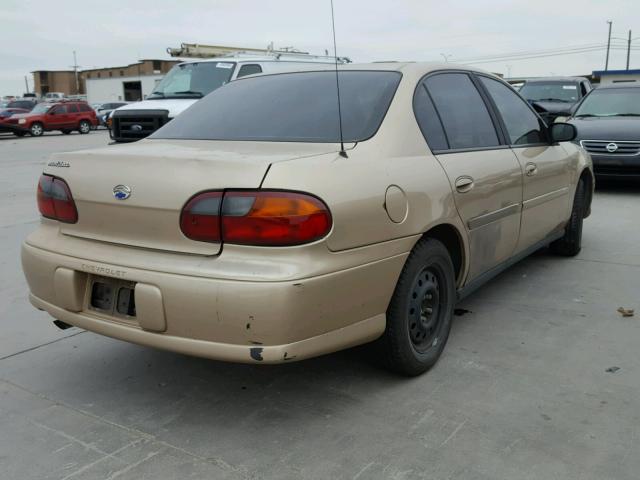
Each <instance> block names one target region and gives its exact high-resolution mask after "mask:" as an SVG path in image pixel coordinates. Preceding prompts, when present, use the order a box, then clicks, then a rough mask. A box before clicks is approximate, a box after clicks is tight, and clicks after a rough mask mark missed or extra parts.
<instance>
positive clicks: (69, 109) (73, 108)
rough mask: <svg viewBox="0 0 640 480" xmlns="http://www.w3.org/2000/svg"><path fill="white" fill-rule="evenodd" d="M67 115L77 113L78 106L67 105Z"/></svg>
mask: <svg viewBox="0 0 640 480" xmlns="http://www.w3.org/2000/svg"><path fill="white" fill-rule="evenodd" d="M67 113H78V106H77V105H75V104H73V103H72V104H71V105H67Z"/></svg>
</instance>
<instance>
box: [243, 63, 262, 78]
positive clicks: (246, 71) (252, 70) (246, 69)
mask: <svg viewBox="0 0 640 480" xmlns="http://www.w3.org/2000/svg"><path fill="white" fill-rule="evenodd" d="M256 73H262V67H261V66H260V65H258V64H255V65H254V64H251V65H242V66H241V67H240V70H239V71H238V77H237V78H240V77H246V76H247V75H255V74H256Z"/></svg>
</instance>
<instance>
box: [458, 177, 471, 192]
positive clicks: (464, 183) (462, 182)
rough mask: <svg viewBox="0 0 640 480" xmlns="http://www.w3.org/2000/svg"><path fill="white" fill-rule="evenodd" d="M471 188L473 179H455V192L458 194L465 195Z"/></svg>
mask: <svg viewBox="0 0 640 480" xmlns="http://www.w3.org/2000/svg"><path fill="white" fill-rule="evenodd" d="M472 188H473V178H471V177H458V178H457V179H456V190H457V191H458V192H460V193H466V192H468V191H469V190H471V189H472Z"/></svg>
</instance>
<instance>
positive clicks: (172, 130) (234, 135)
mask: <svg viewBox="0 0 640 480" xmlns="http://www.w3.org/2000/svg"><path fill="white" fill-rule="evenodd" d="M400 79H401V75H400V73H399V72H389V71H355V70H354V71H342V72H340V73H339V81H340V98H341V103H340V105H341V112H342V130H343V137H344V141H345V142H358V141H363V140H366V139H368V138H370V137H371V136H373V135H374V134H375V133H376V131H377V130H378V128H379V127H380V124H381V123H382V120H383V118H384V116H385V114H386V112H387V109H388V108H389V105H390V104H391V100H392V99H393V95H394V94H395V91H396V89H397V88H398V84H399V83H400ZM150 138H171V139H198V140H244V141H269V142H321V143H329V142H339V141H340V129H339V117H338V99H337V95H336V74H335V72H333V71H321V72H297V73H285V74H278V75H264V76H256V77H251V78H246V79H242V80H237V81H234V82H231V83H229V84H228V85H225V86H224V87H222V88H220V89H218V90H216V91H215V92H213V93H211V95H209V96H207V98H205V99H203V100H201V101H199V102H196V103H195V104H193V105H192V106H191V107H189V108H188V109H187V110H185V111H184V112H183V113H182V114H180V115H179V116H178V117H176V118H175V119H173V120H172V121H171V122H169V123H168V124H166V125H165V126H164V127H162V128H161V129H160V130H158V131H157V132H155V133H154V134H153V135H152V136H151V137H150Z"/></svg>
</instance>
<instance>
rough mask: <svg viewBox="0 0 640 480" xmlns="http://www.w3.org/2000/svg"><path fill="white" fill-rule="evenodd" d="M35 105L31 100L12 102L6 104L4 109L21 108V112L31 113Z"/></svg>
mask: <svg viewBox="0 0 640 480" xmlns="http://www.w3.org/2000/svg"><path fill="white" fill-rule="evenodd" d="M36 105H37V102H35V101H34V100H31V99H20V100H13V101H11V102H9V103H8V104H7V107H6V108H21V109H23V110H27V111H29V112H30V111H31V110H33V108H34V107H35V106H36Z"/></svg>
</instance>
